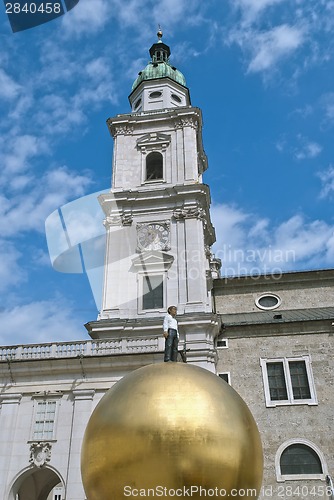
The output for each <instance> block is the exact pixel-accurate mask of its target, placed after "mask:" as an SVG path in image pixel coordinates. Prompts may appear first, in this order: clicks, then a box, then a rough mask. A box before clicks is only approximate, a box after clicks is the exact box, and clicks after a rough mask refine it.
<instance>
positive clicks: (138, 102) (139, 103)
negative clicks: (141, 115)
mask: <svg viewBox="0 0 334 500" xmlns="http://www.w3.org/2000/svg"><path fill="white" fill-rule="evenodd" d="M140 105H141V99H138V101H137V102H136V104H135V109H137V108H139V106H140Z"/></svg>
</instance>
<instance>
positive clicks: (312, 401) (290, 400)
mask: <svg viewBox="0 0 334 500" xmlns="http://www.w3.org/2000/svg"><path fill="white" fill-rule="evenodd" d="M293 361H304V363H305V368H306V375H307V381H308V385H309V390H310V396H311V397H310V398H308V399H295V398H294V396H293V387H292V382H291V375H290V368H289V362H293ZM270 363H282V364H283V373H284V380H285V386H286V391H287V399H279V400H272V399H271V397H270V388H269V379H268V369H267V366H268V364H270ZM260 365H261V368H262V378H263V386H264V394H265V401H266V407H267V408H273V407H275V406H291V405H309V406H314V405H317V404H318V400H317V396H316V391H315V384H314V379H313V373H312V362H311V358H310V356H309V355H305V356H296V357H281V358H270V359H267V358H261V359H260Z"/></svg>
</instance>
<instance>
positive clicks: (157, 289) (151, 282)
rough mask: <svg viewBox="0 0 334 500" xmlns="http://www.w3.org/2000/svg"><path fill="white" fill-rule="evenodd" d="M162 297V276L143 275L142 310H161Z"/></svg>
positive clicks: (162, 304)
mask: <svg viewBox="0 0 334 500" xmlns="http://www.w3.org/2000/svg"><path fill="white" fill-rule="evenodd" d="M163 295H164V293H163V276H162V275H153V276H147V275H145V276H144V277H143V309H162V308H163V306H164V298H163Z"/></svg>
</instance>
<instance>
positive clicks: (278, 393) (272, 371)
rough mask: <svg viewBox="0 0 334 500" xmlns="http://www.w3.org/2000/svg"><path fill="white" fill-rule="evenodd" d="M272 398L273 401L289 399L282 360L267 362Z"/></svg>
mask: <svg viewBox="0 0 334 500" xmlns="http://www.w3.org/2000/svg"><path fill="white" fill-rule="evenodd" d="M267 373H268V383H269V391H270V399H271V400H272V401H279V400H287V399H288V393H287V390H286V384H285V378H284V368H283V363H282V362H277V363H267Z"/></svg>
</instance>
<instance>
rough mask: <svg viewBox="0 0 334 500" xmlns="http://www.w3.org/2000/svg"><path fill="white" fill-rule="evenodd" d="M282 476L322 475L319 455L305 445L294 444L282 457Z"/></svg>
mask: <svg viewBox="0 0 334 500" xmlns="http://www.w3.org/2000/svg"><path fill="white" fill-rule="evenodd" d="M281 474H322V467H321V462H320V459H319V457H318V455H317V453H316V452H315V451H314V450H312V448H310V447H309V446H306V445H305V444H292V445H291V446H289V447H288V448H286V449H285V450H284V451H283V453H282V455H281Z"/></svg>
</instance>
